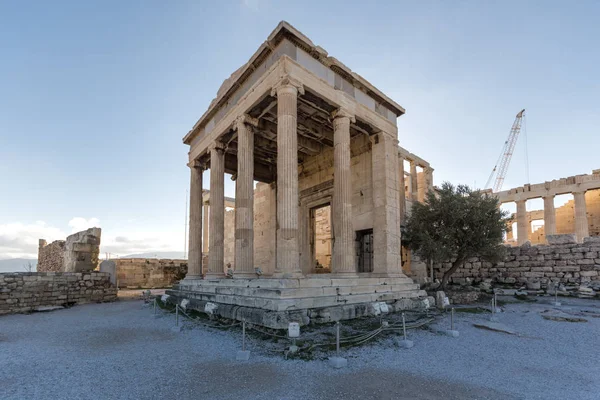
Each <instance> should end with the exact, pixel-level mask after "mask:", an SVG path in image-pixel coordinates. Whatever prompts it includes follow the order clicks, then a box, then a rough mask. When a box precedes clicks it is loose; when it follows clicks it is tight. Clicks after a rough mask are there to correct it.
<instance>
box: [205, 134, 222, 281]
mask: <svg viewBox="0 0 600 400" xmlns="http://www.w3.org/2000/svg"><path fill="white" fill-rule="evenodd" d="M209 229H210V234H209V241H210V245H209V252H208V272H207V274H206V277H207V278H218V277H222V276H224V273H223V259H224V254H225V247H224V239H225V152H224V151H223V148H222V145H220V144H215V145H213V147H212V148H211V150H210V220H209Z"/></svg>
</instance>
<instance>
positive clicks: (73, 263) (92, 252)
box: [64, 228, 102, 272]
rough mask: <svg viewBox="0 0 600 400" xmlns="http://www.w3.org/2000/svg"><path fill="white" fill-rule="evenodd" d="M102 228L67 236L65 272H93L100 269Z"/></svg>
mask: <svg viewBox="0 0 600 400" xmlns="http://www.w3.org/2000/svg"><path fill="white" fill-rule="evenodd" d="M101 233H102V231H101V229H100V228H90V229H87V230H85V231H81V232H77V233H74V234H72V235H70V236H67V240H66V242H65V269H64V270H65V272H84V271H93V270H95V269H96V268H98V255H99V254H100V236H101Z"/></svg>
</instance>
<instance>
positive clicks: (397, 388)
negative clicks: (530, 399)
mask: <svg viewBox="0 0 600 400" xmlns="http://www.w3.org/2000/svg"><path fill="white" fill-rule="evenodd" d="M428 362H436V361H435V360H432V361H428ZM315 393H316V394H318V395H320V396H323V398H328V399H345V400H352V399H356V400H358V399H360V400H366V399H378V400H438V399H444V400H454V399H456V400H459V399H460V400H464V399H488V400H496V399H498V400H511V399H517V397H512V396H510V395H507V394H504V393H500V392H497V391H494V390H489V389H483V388H480V387H476V386H467V385H461V384H455V383H448V382H445V381H442V380H433V379H426V378H422V377H419V376H415V375H411V374H406V373H394V372H389V371H385V370H380V369H363V370H361V371H360V372H352V373H347V374H344V373H341V374H339V375H337V376H336V377H335V378H332V377H321V378H318V381H317V382H316V386H315Z"/></svg>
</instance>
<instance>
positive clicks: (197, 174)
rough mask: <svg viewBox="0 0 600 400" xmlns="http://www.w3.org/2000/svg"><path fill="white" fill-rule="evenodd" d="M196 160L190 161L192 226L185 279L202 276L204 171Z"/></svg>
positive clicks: (190, 227)
mask: <svg viewBox="0 0 600 400" xmlns="http://www.w3.org/2000/svg"><path fill="white" fill-rule="evenodd" d="M203 171H204V169H203V168H202V167H200V166H198V165H196V163H195V162H192V163H190V172H191V178H190V226H189V245H188V249H189V250H188V271H187V274H186V276H185V279H201V278H202V172H203Z"/></svg>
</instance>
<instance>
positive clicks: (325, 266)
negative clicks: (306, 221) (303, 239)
mask: <svg viewBox="0 0 600 400" xmlns="http://www.w3.org/2000/svg"><path fill="white" fill-rule="evenodd" d="M310 228H311V234H310V238H311V242H310V247H311V254H312V262H313V266H314V272H315V273H317V274H324V273H330V272H331V252H332V234H331V233H332V229H331V205H330V204H329V203H327V204H324V205H320V206H318V207H314V208H311V209H310Z"/></svg>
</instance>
